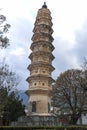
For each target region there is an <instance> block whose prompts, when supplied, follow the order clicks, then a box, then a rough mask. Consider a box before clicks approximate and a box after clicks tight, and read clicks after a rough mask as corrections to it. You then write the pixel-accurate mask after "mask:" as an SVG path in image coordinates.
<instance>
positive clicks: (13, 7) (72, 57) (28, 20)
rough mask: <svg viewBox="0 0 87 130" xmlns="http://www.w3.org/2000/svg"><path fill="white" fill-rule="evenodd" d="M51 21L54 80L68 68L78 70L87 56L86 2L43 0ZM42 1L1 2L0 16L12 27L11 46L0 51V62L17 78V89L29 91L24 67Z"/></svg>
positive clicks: (26, 71) (9, 0) (27, 72)
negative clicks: (16, 75)
mask: <svg viewBox="0 0 87 130" xmlns="http://www.w3.org/2000/svg"><path fill="white" fill-rule="evenodd" d="M45 1H46V3H47V6H48V8H49V9H50V11H51V16H52V22H53V30H54V33H53V37H54V41H53V45H54V47H55V50H54V51H53V55H54V56H55V59H54V61H53V66H54V67H55V71H54V72H53V73H52V76H53V78H54V79H56V78H57V77H58V75H59V74H60V73H61V72H64V71H65V70H67V69H71V68H78V67H79V66H80V65H81V63H82V61H83V58H84V57H87V0H45ZM43 3H44V0H0V9H1V10H0V14H4V15H5V16H6V17H7V22H8V23H9V24H10V25H11V28H10V30H9V34H8V37H9V39H10V46H9V47H8V48H7V49H0V55H1V56H0V60H3V58H4V57H6V63H8V64H9V65H10V67H11V69H12V70H13V71H15V72H16V73H17V74H18V75H19V76H20V79H21V81H20V84H19V86H18V89H24V90H26V89H28V83H27V82H26V78H27V77H28V76H29V71H28V70H27V66H28V65H29V64H30V60H29V59H28V56H29V55H30V53H31V50H30V49H29V48H30V45H31V43H32V41H31V37H32V35H33V33H32V30H33V27H34V22H35V19H36V15H37V11H38V9H40V8H41V7H42V5H43Z"/></svg>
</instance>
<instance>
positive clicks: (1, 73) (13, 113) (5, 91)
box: [0, 62, 25, 121]
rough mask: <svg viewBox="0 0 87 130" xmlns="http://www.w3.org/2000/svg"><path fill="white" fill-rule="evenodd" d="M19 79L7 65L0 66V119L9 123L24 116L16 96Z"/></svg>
mask: <svg viewBox="0 0 87 130" xmlns="http://www.w3.org/2000/svg"><path fill="white" fill-rule="evenodd" d="M18 79H19V77H18V76H17V75H16V73H15V72H12V71H10V69H9V66H8V65H7V64H4V62H3V63H1V65H0V117H3V118H4V119H8V120H9V121H13V120H16V119H17V118H18V117H19V116H21V115H24V113H25V112H24V105H23V104H22V100H21V99H20V98H19V96H18V95H17V88H16V87H17V85H18V83H19V80H18Z"/></svg>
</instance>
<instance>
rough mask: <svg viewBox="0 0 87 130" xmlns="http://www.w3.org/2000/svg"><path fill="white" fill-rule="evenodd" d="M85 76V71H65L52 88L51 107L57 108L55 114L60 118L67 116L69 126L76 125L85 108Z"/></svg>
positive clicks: (86, 94) (86, 97)
mask: <svg viewBox="0 0 87 130" xmlns="http://www.w3.org/2000/svg"><path fill="white" fill-rule="evenodd" d="M86 76H87V75H86V70H85V71H83V70H78V69H71V70H67V71H65V72H64V73H61V74H60V76H59V77H58V78H57V80H56V82H55V85H54V86H53V106H54V107H56V108H57V112H56V114H59V115H60V117H61V118H64V116H66V117H67V116H69V118H68V123H69V124H76V123H77V121H78V119H79V118H80V117H81V114H82V113H83V112H84V110H85V108H86V107H87V103H86V102H87V93H86V91H85V90H86V89H85V88H87V77H86ZM62 115H63V116H62Z"/></svg>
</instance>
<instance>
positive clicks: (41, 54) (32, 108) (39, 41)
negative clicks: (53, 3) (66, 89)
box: [27, 2, 55, 115]
mask: <svg viewBox="0 0 87 130" xmlns="http://www.w3.org/2000/svg"><path fill="white" fill-rule="evenodd" d="M52 25H53V24H52V17H51V12H50V10H49V9H48V8H47V5H46V3H45V2H44V5H43V6H42V8H41V9H39V10H38V13H37V16H36V21H35V24H34V29H33V36H32V44H31V46H30V49H31V51H32V52H31V54H30V55H29V59H30V60H31V64H30V65H29V66H28V70H29V72H30V76H29V77H28V78H27V81H28V83H29V90H28V91H27V94H28V96H29V107H28V114H29V115H30V114H31V115H50V108H51V96H52V83H53V82H54V80H53V79H52V72H53V70H54V69H55V68H54V67H53V66H52V61H53V59H54V56H53V54H52V52H53V50H54V46H53V45H52V42H53V40H54V39H53V37H52V33H53V29H52Z"/></svg>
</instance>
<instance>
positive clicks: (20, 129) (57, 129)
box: [0, 126, 87, 130]
mask: <svg viewBox="0 0 87 130" xmlns="http://www.w3.org/2000/svg"><path fill="white" fill-rule="evenodd" d="M0 130H87V126H63V127H61V126H53V127H51V126H46V127H45V126H42V127H41V126H36V127H35V126H30V127H29V126H16V127H15V126H14V127H12V126H1V127H0Z"/></svg>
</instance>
